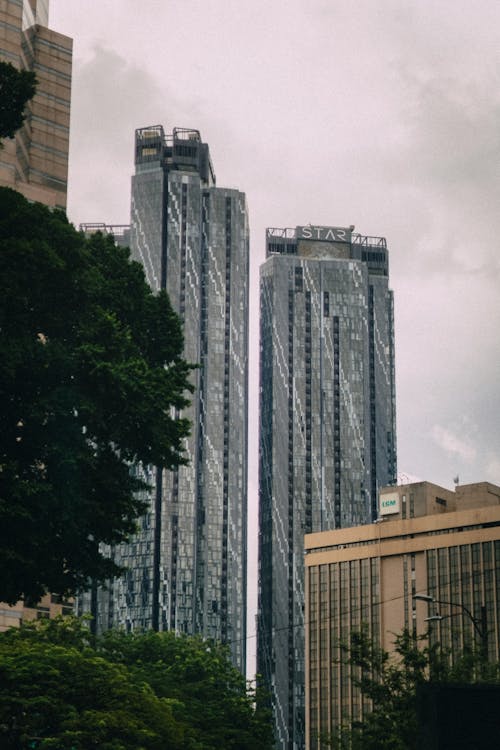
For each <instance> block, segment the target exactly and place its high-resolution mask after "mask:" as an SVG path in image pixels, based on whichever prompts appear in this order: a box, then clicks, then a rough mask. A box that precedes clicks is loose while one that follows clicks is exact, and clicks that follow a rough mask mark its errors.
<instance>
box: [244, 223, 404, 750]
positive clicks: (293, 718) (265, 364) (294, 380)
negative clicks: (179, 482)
mask: <svg viewBox="0 0 500 750" xmlns="http://www.w3.org/2000/svg"><path fill="white" fill-rule="evenodd" d="M266 241H267V260H266V261H265V263H264V264H263V265H262V267H261V280H260V283H261V287H260V289H261V292H260V293H261V344H260V346H261V349H260V367H261V374H260V377H261V403H260V488H259V494H260V511H259V528H260V537H259V603H258V618H257V637H258V643H257V671H258V673H259V674H260V675H261V676H262V681H263V684H264V686H265V688H266V689H267V690H268V692H269V694H270V696H271V703H272V709H273V714H274V724H275V736H276V741H277V747H279V748H282V749H283V750H302V748H303V747H304V737H305V724H304V563H303V559H304V558H303V543H304V534H306V533H310V532H314V531H321V530H324V529H334V528H335V529H338V528H345V527H349V526H354V525H357V524H363V523H368V522H369V521H371V520H372V519H373V518H374V517H375V516H376V513H377V508H376V498H377V493H378V489H379V488H380V487H381V486H385V485H388V484H390V483H391V482H394V481H395V478H396V457H395V442H396V441H395V394H394V334H393V297H392V292H391V291H390V289H389V286H388V282H389V279H388V275H389V272H388V252H387V247H386V242H385V240H384V239H383V238H374V237H363V236H361V235H359V234H354V233H353V231H352V228H349V229H344V228H338V227H313V226H306V227H297V228H296V229H295V230H292V229H280V230H278V229H268V230H267V237H266Z"/></svg>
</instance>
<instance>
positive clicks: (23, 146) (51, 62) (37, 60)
mask: <svg viewBox="0 0 500 750" xmlns="http://www.w3.org/2000/svg"><path fill="white" fill-rule="evenodd" d="M48 22H49V0H0V60H2V61H3V62H9V63H12V65H14V66H15V67H16V68H18V69H20V70H32V71H34V73H35V74H36V77H37V81H38V84H37V89H36V94H35V96H34V97H33V99H32V101H31V102H30V103H29V104H28V106H27V116H26V119H25V121H24V124H23V126H22V127H21V129H20V130H18V132H17V133H16V136H15V138H5V139H4V140H2V146H3V148H2V149H0V185H2V186H7V187H11V188H13V189H14V190H17V191H18V192H20V193H22V194H23V195H24V196H25V197H26V198H27V199H28V200H30V201H39V202H40V203H44V204H45V205H46V206H50V207H51V208H63V209H65V208H66V194H67V180H68V148H69V115H70V96H71V62H72V47H73V42H72V40H71V39H69V38H68V37H67V36H63V34H58V33H57V32H55V31H52V30H51V29H49V28H47V26H48ZM28 604H30V605H31V603H28ZM70 611H72V605H71V603H68V602H62V601H61V600H60V597H57V596H53V595H47V596H45V597H44V598H43V599H42V601H41V602H38V603H32V606H27V605H26V604H25V603H23V602H18V603H17V604H16V605H14V606H9V605H8V604H5V603H3V602H0V631H2V630H6V629H7V628H8V627H11V626H19V624H20V623H21V622H22V621H23V620H33V619H36V618H41V617H53V616H55V615H57V614H66V613H69V612H70Z"/></svg>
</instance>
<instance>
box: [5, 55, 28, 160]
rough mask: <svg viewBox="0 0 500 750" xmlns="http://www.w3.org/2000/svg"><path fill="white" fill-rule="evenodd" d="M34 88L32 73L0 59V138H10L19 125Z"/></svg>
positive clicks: (21, 122)
mask: <svg viewBox="0 0 500 750" xmlns="http://www.w3.org/2000/svg"><path fill="white" fill-rule="evenodd" d="M35 88H36V76H35V74H34V73H32V72H30V71H27V70H17V68H15V67H14V66H13V65H11V63H7V62H2V61H0V138H12V137H13V136H14V133H15V132H16V130H18V129H19V128H20V127H21V125H22V124H23V121H24V118H25V112H24V110H25V107H26V104H27V103H28V101H29V100H30V99H32V98H33V96H34V95H35ZM0 148H1V144H0Z"/></svg>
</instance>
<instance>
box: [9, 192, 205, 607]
mask: <svg viewBox="0 0 500 750" xmlns="http://www.w3.org/2000/svg"><path fill="white" fill-rule="evenodd" d="M0 283H1V288H2V296H1V299H0V330H1V333H2V336H1V340H0V399H1V403H2V415H1V420H0V599H2V600H4V601H8V602H10V603H13V602H15V601H16V600H17V599H18V598H20V597H21V596H24V597H30V598H32V599H35V600H37V599H39V598H40V596H41V595H42V594H43V593H44V592H45V591H50V592H53V593H57V594H61V595H64V596H67V595H68V594H71V593H73V592H74V591H75V590H78V589H81V588H85V587H87V586H88V583H89V579H90V578H93V579H94V580H97V581H102V580H105V579H107V578H109V577H111V576H113V575H115V574H117V573H119V572H120V569H119V568H118V567H117V566H115V564H114V563H113V562H112V561H111V560H109V559H108V558H106V557H105V556H104V555H103V554H102V552H101V551H100V548H99V545H100V543H101V542H102V543H106V544H110V545H111V544H116V543H118V542H120V541H123V540H124V539H126V538H127V537H128V535H130V534H131V533H132V532H133V531H134V530H135V522H136V519H137V518H138V517H139V516H140V515H141V514H142V513H143V512H144V509H145V504H144V501H143V500H142V499H141V497H140V495H139V494H138V491H139V490H140V489H143V488H144V486H145V485H144V484H143V482H142V481H141V480H140V479H139V478H138V476H137V472H135V473H134V472H133V471H131V469H130V466H131V464H134V463H137V462H143V463H145V464H153V465H156V466H163V467H168V468H173V467H175V466H176V465H178V464H179V463H183V462H184V457H183V453H182V446H183V439H184V437H185V436H186V435H187V434H188V432H189V424H188V422H187V421H186V420H185V419H177V418H175V414H174V412H175V411H176V410H181V409H182V408H184V407H185V406H186V405H187V403H188V402H187V400H186V398H185V392H186V391H187V390H192V387H191V386H190V384H189V382H188V375H189V371H190V369H191V367H190V366H189V365H188V364H187V363H186V362H185V361H184V360H183V359H182V358H181V353H182V346H183V339H182V333H181V328H180V323H179V320H178V318H177V316H176V314H175V313H174V311H173V310H172V308H171V306H170V303H169V300H168V298H167V296H166V295H165V294H164V293H160V294H159V295H156V296H155V295H153V293H152V292H151V290H150V288H149V286H148V285H147V283H146V281H145V279H144V274H143V271H142V267H141V266H140V265H139V264H138V263H135V262H131V261H130V259H129V252H128V250H127V249H124V248H119V247H116V246H115V244H114V242H113V239H112V238H111V237H104V236H103V235H101V234H97V235H95V236H93V237H92V238H91V239H89V240H87V239H85V237H84V236H83V234H82V233H79V232H77V231H76V230H75V229H74V228H73V227H72V226H71V225H70V224H69V223H68V221H67V219H66V217H65V216H64V214H63V213H62V212H58V211H55V212H51V211H50V210H49V209H47V208H45V207H44V206H42V205H40V204H29V203H28V202H27V201H26V200H25V199H24V198H23V197H22V196H21V195H19V194H18V193H16V192H14V191H12V190H9V189H7V188H0Z"/></svg>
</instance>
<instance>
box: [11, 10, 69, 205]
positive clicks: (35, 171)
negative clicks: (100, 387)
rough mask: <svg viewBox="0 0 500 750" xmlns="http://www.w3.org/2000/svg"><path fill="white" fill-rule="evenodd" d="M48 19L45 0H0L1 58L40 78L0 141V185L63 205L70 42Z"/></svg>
mask: <svg viewBox="0 0 500 750" xmlns="http://www.w3.org/2000/svg"><path fill="white" fill-rule="evenodd" d="M48 22H49V2H48V0H1V2H0V60H2V61H4V62H9V63H12V64H13V65H14V66H15V67H16V68H18V69H20V70H31V71H34V73H35V74H36V77H37V80H38V84H37V89H36V94H35V96H34V98H33V99H32V100H31V102H29V103H28V105H27V117H26V119H25V121H24V124H23V126H22V127H21V129H20V130H18V132H17V133H16V135H15V137H14V138H12V139H8V138H6V139H4V141H3V149H2V150H0V185H5V186H8V187H11V188H13V189H14V190H17V191H19V192H20V193H22V194H23V195H24V196H25V197H26V198H28V200H31V201H39V202H40V203H44V204H45V205H47V206H51V207H57V208H63V209H65V208H66V193H67V180H68V148H69V117H70V97H71V64H72V44H73V42H72V40H71V39H69V38H68V37H67V36H64V35H63V34H59V33H57V32H56V31H53V30H52V29H49V28H48Z"/></svg>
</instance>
